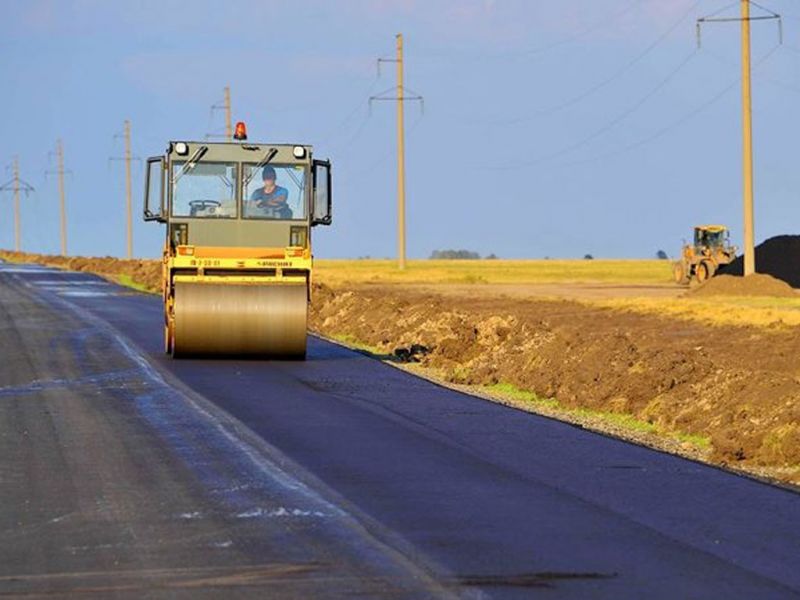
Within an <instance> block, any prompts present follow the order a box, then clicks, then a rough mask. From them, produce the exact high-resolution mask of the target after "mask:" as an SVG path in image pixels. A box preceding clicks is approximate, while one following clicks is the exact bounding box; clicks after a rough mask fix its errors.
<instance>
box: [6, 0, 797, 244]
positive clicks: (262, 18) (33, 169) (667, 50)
mask: <svg viewBox="0 0 800 600" xmlns="http://www.w3.org/2000/svg"><path fill="white" fill-rule="evenodd" d="M730 4H731V2H730V0H700V1H699V2H697V1H696V0H571V1H561V2H556V1H553V0H493V1H492V0H452V1H443V0H373V1H368V0H340V1H337V2H333V1H325V0H295V1H286V2H283V1H277V0H275V1H269V0H259V1H256V2H249V1H244V0H232V1H229V2H224V3H221V2H210V1H207V0H198V1H194V2H176V1H173V0H159V1H157V2H156V1H149V0H142V1H138V2H131V1H129V2H106V1H101V0H61V1H58V2H55V1H44V0H29V1H26V2H22V1H16V0H0V17H2V18H0V81H2V82H3V86H2V89H3V93H2V94H0V132H1V134H0V167H2V168H4V167H5V166H6V165H9V164H10V163H11V161H12V159H13V157H14V156H15V155H18V156H19V160H20V165H21V169H22V176H23V178H25V179H26V180H28V181H29V182H30V183H32V184H33V185H34V186H35V187H36V192H35V193H33V194H31V196H30V197H28V198H23V205H24V206H23V212H22V227H23V249H26V250H30V251H40V252H53V253H55V252H57V251H58V247H59V242H58V202H57V188H56V181H55V179H54V178H53V177H52V176H49V177H47V178H46V177H45V175H44V173H45V171H46V170H47V169H52V168H53V166H54V164H53V162H52V159H49V158H48V153H49V152H51V151H52V150H53V149H54V147H55V140H56V138H58V137H61V138H62V139H63V141H64V147H65V152H66V160H67V167H68V168H69V169H70V170H71V171H72V175H71V176H70V177H69V178H68V180H67V201H68V213H69V238H70V240H69V241H70V253H74V254H92V255H122V254H123V253H124V250H125V222H124V172H123V167H122V164H121V163H118V162H109V160H108V159H109V157H110V156H119V155H120V154H121V153H122V143H121V140H119V139H115V138H114V135H115V134H117V133H119V132H121V130H122V123H123V120H124V119H126V118H127V119H130V120H131V122H132V127H133V149H134V153H135V154H136V155H137V156H140V157H142V158H146V157H147V156H151V155H156V154H159V153H161V152H162V151H163V149H164V147H165V143H166V142H167V140H169V139H186V138H194V139H197V138H203V136H204V135H205V134H206V133H209V132H219V131H220V130H221V128H222V127H223V121H222V114H221V113H219V112H217V113H214V114H212V113H211V111H210V106H211V105H212V104H214V103H216V102H219V101H220V100H221V99H222V93H223V88H224V86H225V85H230V86H231V89H232V99H233V109H234V119H235V120H244V121H246V122H247V124H248V130H249V133H250V137H251V139H255V140H259V141H292V142H294V141H296V142H303V143H309V144H313V145H314V146H315V148H316V154H317V156H321V157H330V158H331V160H332V161H333V163H334V186H335V188H334V190H335V217H334V225H333V227H331V228H328V229H318V230H316V236H315V244H316V248H315V250H316V254H317V256H323V257H351V256H352V257H355V256H366V255H369V256H373V257H388V256H394V253H395V247H396V238H395V214H396V212H395V211H396V208H395V206H396V205H395V202H396V200H395V190H396V187H395V153H394V151H395V125H394V115H395V112H394V107H393V106H392V105H390V104H389V103H378V104H376V105H373V107H372V110H371V111H369V110H368V105H367V98H368V96H369V95H371V94H376V93H378V92H381V91H383V90H385V89H387V88H390V87H391V86H392V85H394V80H393V71H392V70H391V69H390V68H389V69H385V70H384V72H383V74H382V76H381V77H380V78H377V76H376V75H377V73H376V68H375V59H376V58H378V57H381V56H383V57H391V56H392V54H393V52H394V35H395V34H396V33H398V32H403V34H404V36H405V43H406V84H407V85H408V86H409V87H410V88H412V89H413V90H414V91H415V92H418V93H420V94H422V95H423V96H424V98H425V111H424V114H422V113H421V112H420V110H419V108H418V107H417V106H416V105H415V104H411V103H409V104H408V105H407V107H406V122H407V132H408V137H407V169H408V173H407V189H408V236H409V240H408V245H409V254H410V256H412V257H418V258H423V257H427V256H428V255H429V254H430V252H431V251H432V250H433V249H437V248H439V249H441V248H466V249H470V250H475V251H478V252H480V253H481V254H488V253H490V252H493V253H495V254H497V255H499V256H501V257H508V258H522V257H534V258H535V257H543V256H551V257H575V256H583V254H585V253H587V252H588V253H592V254H594V255H595V256H598V257H600V256H602V257H648V256H652V255H653V254H654V253H655V252H656V250H658V249H664V250H666V251H667V252H669V253H670V254H674V253H676V252H677V251H678V249H679V246H680V243H681V239H682V238H685V237H689V232H690V227H691V226H692V225H693V224H695V223H701V222H721V223H727V224H729V225H730V226H731V227H732V229H733V235H734V240H735V241H737V242H739V241H740V238H741V182H740V179H741V177H740V160H741V159H740V148H741V138H740V131H741V130H740V113H739V109H740V96H739V88H738V84H737V82H738V76H739V70H738V44H739V35H738V25H737V24H711V25H707V26H705V27H704V29H703V36H702V47H701V48H700V49H699V50H698V49H697V40H696V34H695V25H694V23H695V19H696V18H697V17H700V16H703V15H708V14H710V13H713V12H715V11H717V10H719V9H720V8H723V7H725V6H727V5H730ZM760 4H762V5H764V6H766V7H768V8H770V9H772V10H774V11H776V12H779V13H782V14H783V15H784V16H785V19H784V27H783V29H784V43H783V45H782V46H778V45H777V44H778V33H777V27H776V26H775V24H774V23H772V22H768V21H764V22H755V23H754V24H753V54H754V62H756V63H757V67H756V70H755V73H754V108H755V114H754V128H755V149H756V177H755V182H756V238H757V241H760V240H763V239H765V238H767V237H770V236H772V235H776V234H781V233H794V232H796V231H797V230H798V226H800V202H798V191H800V169H798V168H797V167H796V161H797V160H798V154H799V153H798V149H797V140H798V139H800V135H799V134H800V121H798V119H797V118H796V111H797V107H798V106H800V103H799V102H798V100H800V97H799V96H800V5H798V3H797V2H796V1H795V0H763V1H762V2H760ZM737 11H738V8H737V7H736V6H735V5H734V7H733V8H731V9H729V10H728V11H727V12H723V13H722V14H730V15H736V14H737ZM753 11H754V14H756V13H757V12H758V9H756V8H755V7H754V8H753ZM48 161H50V162H48ZM133 172H134V201H135V208H136V212H135V217H136V220H135V229H134V248H135V253H136V255H137V256H147V257H151V256H157V255H158V254H159V252H160V247H161V243H162V237H163V232H162V229H161V227H160V226H158V225H155V224H145V223H143V222H142V221H141V220H140V218H139V214H140V204H141V195H142V185H143V170H142V169H141V168H140V167H138V166H134V171H133ZM3 175H4V179H8V178H10V172H4V173H3ZM12 246H13V228H12V202H11V197H10V195H9V194H3V195H2V196H0V247H5V248H8V247H12Z"/></svg>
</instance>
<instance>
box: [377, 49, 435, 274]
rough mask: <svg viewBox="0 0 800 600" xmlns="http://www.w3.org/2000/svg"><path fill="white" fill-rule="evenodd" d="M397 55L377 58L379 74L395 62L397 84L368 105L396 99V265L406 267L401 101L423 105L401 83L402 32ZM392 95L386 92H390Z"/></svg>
mask: <svg viewBox="0 0 800 600" xmlns="http://www.w3.org/2000/svg"><path fill="white" fill-rule="evenodd" d="M395 37H396V40H397V56H396V58H379V59H378V74H379V75H380V67H381V63H384V62H393V63H396V64H397V85H396V86H395V87H393V88H390V89H388V90H386V91H384V92H381V93H380V94H378V95H377V96H370V99H369V102H370V106H371V105H372V102H373V101H378V100H395V101H397V267H398V268H399V269H401V270H402V269H405V268H406V156H405V152H406V150H405V123H404V116H405V115H404V113H403V103H404V102H407V101H409V100H413V101H418V102H420V105H421V106H423V107H424V102H425V100H424V98H423V97H422V96H420V95H419V94H417V93H415V92H414V91H413V90H409V91H410V92H411V95H410V96H409V95H406V93H405V91H406V88H405V87H404V85H403V34H402V33H398V34H397V35H396V36H395ZM392 93H394V95H393V96H391V95H389V96H387V94H392Z"/></svg>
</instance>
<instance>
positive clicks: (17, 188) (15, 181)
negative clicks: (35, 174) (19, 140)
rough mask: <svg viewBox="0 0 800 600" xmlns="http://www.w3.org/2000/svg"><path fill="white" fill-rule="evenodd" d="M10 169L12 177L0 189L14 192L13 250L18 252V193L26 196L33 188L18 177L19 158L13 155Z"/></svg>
mask: <svg viewBox="0 0 800 600" xmlns="http://www.w3.org/2000/svg"><path fill="white" fill-rule="evenodd" d="M12 169H13V172H14V177H13V178H12V179H11V181H8V182H6V183H4V184H3V185H2V186H0V191H1V192H13V193H14V251H16V252H20V251H21V250H22V217H21V216H20V205H19V195H20V193H21V192H22V193H24V194H25V195H26V196H27V195H28V194H30V193H31V192H33V191H35V190H34V189H33V186H32V185H31V184H30V183H28V182H27V181H25V180H23V179H20V177H19V158H17V157H14V165H13V167H12Z"/></svg>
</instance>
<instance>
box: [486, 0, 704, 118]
mask: <svg viewBox="0 0 800 600" xmlns="http://www.w3.org/2000/svg"><path fill="white" fill-rule="evenodd" d="M701 1H702V0H696V1H695V2H694V3H693V4H692V5H690V6H689V8H688V9H687V10H686V11H684V12H683V13H682V14H681V16H680V18H678V19H677V20H675V22H673V23H672V25H671V26H670V27H669V28H668V29H667V30H666V31H664V32H663V33H662V34H661V35H659V36H658V37H657V38H656V39H655V41H653V42H652V43H651V44H650V45H648V46H647V47H646V48H645V49H644V50H643V51H642V52H640V53H639V54H637V55H636V56H634V57H633V58H632V59H631V60H629V61H628V62H627V63H625V64H624V65H623V66H622V67H621V68H620V69H618V70H616V71H615V72H614V73H612V74H611V75H610V76H609V77H606V78H605V79H603V80H602V81H600V82H598V83H596V84H595V85H593V86H591V87H590V88H588V89H586V90H584V91H583V92H581V93H580V94H577V95H576V96H573V97H572V98H570V99H568V100H566V101H564V102H561V103H559V104H556V105H553V106H549V107H547V108H543V109H540V110H537V111H535V112H533V113H532V114H530V115H528V116H525V117H515V118H513V119H502V120H499V121H495V122H494V123H492V125H500V126H509V125H518V124H520V123H525V122H527V121H532V120H534V119H537V118H540V117H544V116H548V115H552V114H554V113H557V112H561V111H562V110H565V109H567V108H569V107H571V106H574V105H575V104H577V103H579V102H581V101H582V100H585V99H586V98H588V97H590V96H592V95H594V94H595V93H597V92H599V91H600V90H602V89H604V88H605V87H607V86H609V85H611V84H612V83H613V82H614V81H616V80H617V79H619V78H620V77H622V76H623V75H624V74H625V73H627V72H628V71H629V70H631V69H632V68H633V67H635V66H636V65H637V64H638V63H639V62H640V61H642V60H643V59H644V58H646V57H647V56H648V55H649V54H650V53H651V52H652V51H653V50H655V49H656V48H657V47H658V46H659V45H660V44H661V43H662V42H663V41H664V40H666V39H667V38H668V37H669V36H670V35H671V34H672V32H673V31H675V30H676V29H677V28H678V27H679V26H680V25H681V24H682V23H683V21H684V20H686V17H688V16H689V15H690V14H691V13H692V12H693V11H694V10H695V9H696V8H697V7H698V6H699V5H700V2H701Z"/></svg>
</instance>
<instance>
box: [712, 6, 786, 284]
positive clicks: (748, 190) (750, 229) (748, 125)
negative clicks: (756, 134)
mask: <svg viewBox="0 0 800 600" xmlns="http://www.w3.org/2000/svg"><path fill="white" fill-rule="evenodd" d="M751 2H752V0H739V17H738V18H737V17H724V16H722V17H717V16H716V15H717V14H718V13H714V14H713V15H711V16H708V17H702V18H700V19H697V43H698V46H699V45H700V26H701V25H702V24H703V23H709V22H718V23H725V22H731V21H739V22H740V25H741V53H742V208H743V211H742V212H743V214H744V219H743V221H744V227H743V230H742V236H743V244H744V249H743V250H744V271H743V273H744V275H745V276H747V275H752V274H753V273H755V272H756V250H755V227H754V217H753V213H754V209H753V204H754V202H753V106H752V85H751V71H752V69H751V64H750V21H765V20H777V22H778V38H779V41H780V42H781V43H782V42H783V25H782V20H781V16H780V15H779V14H778V13H775V12H772V11H770V10H768V9H765V8H764V7H763V6H758V5H756V6H758V8H760V9H761V10H762V11H764V13H765V14H760V15H757V16H751V15H750V4H751ZM723 10H724V9H723ZM718 12H721V11H718Z"/></svg>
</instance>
